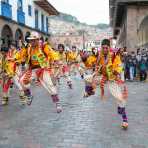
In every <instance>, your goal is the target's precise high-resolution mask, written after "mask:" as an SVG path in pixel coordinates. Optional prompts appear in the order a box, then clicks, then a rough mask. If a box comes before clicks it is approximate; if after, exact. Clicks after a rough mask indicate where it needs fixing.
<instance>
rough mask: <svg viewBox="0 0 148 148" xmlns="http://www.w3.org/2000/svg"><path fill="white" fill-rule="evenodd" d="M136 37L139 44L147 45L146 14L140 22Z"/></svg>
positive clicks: (147, 21)
mask: <svg viewBox="0 0 148 148" xmlns="http://www.w3.org/2000/svg"><path fill="white" fill-rule="evenodd" d="M138 39H139V45H140V46H143V47H148V16H146V17H145V18H144V19H143V21H142V22H141V24H140V27H139V31H138Z"/></svg>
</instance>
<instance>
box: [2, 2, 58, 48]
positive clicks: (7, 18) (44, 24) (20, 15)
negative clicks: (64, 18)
mask: <svg viewBox="0 0 148 148" xmlns="http://www.w3.org/2000/svg"><path fill="white" fill-rule="evenodd" d="M50 15H58V11H57V10H56V9H55V8H54V7H53V6H52V5H51V4H50V3H49V2H48V0H0V37H1V41H2V42H3V43H5V46H8V45H9V43H10V42H11V41H12V40H13V41H18V40H19V39H21V40H25V38H26V37H27V36H28V35H29V34H30V32H31V31H38V32H39V33H41V34H42V36H49V35H50V34H49V16H50Z"/></svg>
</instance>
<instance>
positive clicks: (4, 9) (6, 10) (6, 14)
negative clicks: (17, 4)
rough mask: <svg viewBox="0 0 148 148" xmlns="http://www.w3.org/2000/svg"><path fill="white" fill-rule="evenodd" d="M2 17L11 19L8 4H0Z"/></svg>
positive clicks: (10, 10)
mask: <svg viewBox="0 0 148 148" xmlns="http://www.w3.org/2000/svg"><path fill="white" fill-rule="evenodd" d="M1 11H2V16H4V17H7V18H9V19H12V6H11V5H10V4H8V3H5V2H1Z"/></svg>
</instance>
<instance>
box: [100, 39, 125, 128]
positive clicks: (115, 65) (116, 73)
mask: <svg viewBox="0 0 148 148" xmlns="http://www.w3.org/2000/svg"><path fill="white" fill-rule="evenodd" d="M103 45H108V49H102V50H101V54H100V57H99V67H101V68H100V73H101V76H102V78H101V81H100V89H101V98H104V85H105V83H106V82H107V84H108V86H109V90H110V92H111V94H112V95H113V96H114V97H115V98H116V99H117V102H118V113H119V114H120V115H121V116H122V120H123V123H122V127H123V128H127V127H128V120H127V115H126V111H125V105H126V102H127V88H126V86H125V84H124V82H123V81H122V80H121V79H120V73H121V72H122V67H121V59H120V56H119V55H117V56H115V57H114V58H113V56H112V53H111V52H110V47H109V44H108V40H103V42H102V46H103ZM102 48H103V47H102Z"/></svg>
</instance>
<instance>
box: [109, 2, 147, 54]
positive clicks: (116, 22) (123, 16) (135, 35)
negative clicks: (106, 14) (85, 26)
mask: <svg viewBox="0 0 148 148" xmlns="http://www.w3.org/2000/svg"><path fill="white" fill-rule="evenodd" d="M110 23H111V26H112V27H113V35H114V37H115V38H117V46H119V47H124V46H126V47H127V49H128V50H131V51H133V50H135V49H137V48H145V47H146V48H148V0H110Z"/></svg>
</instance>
